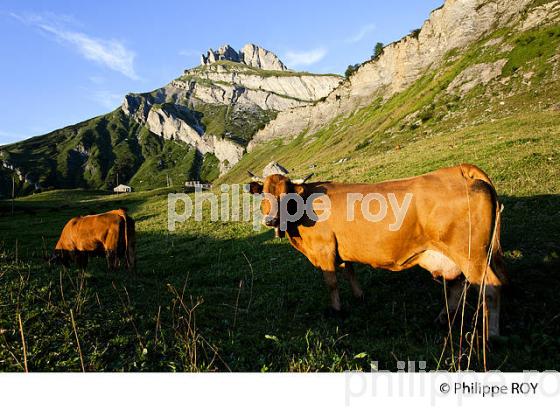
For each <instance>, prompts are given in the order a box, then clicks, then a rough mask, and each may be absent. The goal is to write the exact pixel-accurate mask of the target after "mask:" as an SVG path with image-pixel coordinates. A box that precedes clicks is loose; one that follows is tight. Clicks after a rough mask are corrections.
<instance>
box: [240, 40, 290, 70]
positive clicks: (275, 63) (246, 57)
mask: <svg viewBox="0 0 560 410" xmlns="http://www.w3.org/2000/svg"><path fill="white" fill-rule="evenodd" d="M239 55H240V59H241V62H242V63H243V64H246V65H248V66H250V67H257V68H262V69H263V70H276V71H285V70H287V69H288V68H287V67H286V66H285V65H284V63H283V62H282V61H280V59H279V58H278V56H276V54H274V53H273V52H271V51H268V50H265V49H264V48H262V47H259V46H256V45H254V44H245V45H244V46H243V48H242V49H241V51H240V52H239Z"/></svg>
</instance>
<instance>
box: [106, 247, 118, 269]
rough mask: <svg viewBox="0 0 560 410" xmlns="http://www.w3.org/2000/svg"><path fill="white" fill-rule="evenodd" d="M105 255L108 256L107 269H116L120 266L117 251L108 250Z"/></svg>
mask: <svg viewBox="0 0 560 410" xmlns="http://www.w3.org/2000/svg"><path fill="white" fill-rule="evenodd" d="M105 257H106V258H107V270H109V271H112V270H116V269H117V266H118V255H117V252H116V251H110V250H108V251H106V252H105Z"/></svg>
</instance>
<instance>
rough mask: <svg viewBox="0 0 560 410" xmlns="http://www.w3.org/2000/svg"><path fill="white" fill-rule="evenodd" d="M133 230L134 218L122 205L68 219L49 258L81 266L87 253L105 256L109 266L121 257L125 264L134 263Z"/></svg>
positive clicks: (85, 262) (84, 263)
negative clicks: (72, 262)
mask: <svg viewBox="0 0 560 410" xmlns="http://www.w3.org/2000/svg"><path fill="white" fill-rule="evenodd" d="M135 250H136V231H135V226H134V220H133V219H132V218H131V217H130V216H128V215H127V213H126V210H125V209H116V210H113V211H109V212H106V213H103V214H98V215H86V216H77V217H75V218H72V219H70V220H69V221H68V222H67V223H66V225H65V226H64V229H63V230H62V233H61V234H60V239H59V240H58V242H57V243H56V246H55V249H54V254H53V257H52V258H51V261H56V262H59V263H62V264H63V265H65V266H68V264H69V262H70V261H74V262H75V263H76V264H77V265H78V267H80V268H81V269H85V268H86V266H87V263H88V258H89V256H105V257H106V258H107V265H108V267H109V269H115V268H117V266H118V265H119V259H120V258H123V257H124V259H125V263H126V267H127V268H128V269H134V268H135V265H136V254H135Z"/></svg>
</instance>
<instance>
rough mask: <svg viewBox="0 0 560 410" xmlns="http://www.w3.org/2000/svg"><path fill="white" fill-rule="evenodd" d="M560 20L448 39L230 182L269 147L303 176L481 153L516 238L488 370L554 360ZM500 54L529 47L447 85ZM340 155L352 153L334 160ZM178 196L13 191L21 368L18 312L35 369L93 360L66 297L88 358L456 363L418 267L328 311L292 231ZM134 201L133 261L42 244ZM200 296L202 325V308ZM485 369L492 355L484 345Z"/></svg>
mask: <svg viewBox="0 0 560 410" xmlns="http://www.w3.org/2000/svg"><path fill="white" fill-rule="evenodd" d="M557 32H558V29H557V28H555V29H554V30H553V32H552V34H550V31H549V30H540V31H534V32H532V33H525V34H522V35H513V36H510V37H506V38H507V42H508V43H510V44H512V45H513V46H514V47H515V48H514V49H513V50H511V51H509V52H505V53H501V54H500V52H499V47H498V48H496V47H494V48H487V49H484V48H483V46H482V45H483V44H484V41H481V42H480V43H479V44H477V45H475V46H473V48H472V49H470V50H469V51H468V52H467V53H465V54H463V53H461V54H459V53H457V56H458V57H459V58H458V59H455V58H456V57H454V56H453V54H451V55H450V56H449V57H450V59H449V61H448V63H447V64H446V65H445V68H444V69H442V70H439V71H438V74H437V76H436V75H433V74H429V73H428V74H427V75H426V76H425V77H424V78H423V79H422V80H421V81H419V82H417V83H416V84H415V85H413V86H412V87H411V88H410V89H409V90H407V91H405V92H403V93H401V94H399V95H397V96H395V97H393V98H392V99H391V100H389V101H388V102H387V103H386V104H383V105H381V104H380V103H379V102H374V103H372V105H371V106H369V107H366V108H364V109H362V110H359V111H358V112H356V113H355V114H354V115H352V116H350V117H349V118H347V119H337V120H336V121H334V122H333V123H332V124H328V125H327V126H326V127H325V128H324V129H323V130H321V131H320V132H319V133H317V134H315V135H312V136H309V137H306V138H304V137H299V138H296V139H295V140H293V141H291V142H288V143H282V142H272V143H270V144H268V145H265V146H262V147H260V148H259V149H257V150H256V151H255V152H253V153H251V154H250V155H248V156H246V157H245V158H244V159H243V160H242V162H241V163H240V164H239V166H238V167H236V168H235V170H234V172H232V173H231V174H229V175H228V176H227V177H226V178H224V179H223V181H234V182H239V181H246V178H245V175H244V172H245V170H246V169H254V170H259V169H261V168H262V166H263V165H265V164H266V163H267V162H268V161H270V160H271V159H276V160H279V161H280V162H281V163H284V164H287V165H288V166H289V167H291V168H293V169H294V173H295V174H304V173H307V172H309V170H308V167H309V165H311V164H316V165H317V167H316V168H315V169H314V171H315V172H317V173H318V175H319V177H320V178H321V179H322V178H325V179H326V178H333V179H338V180H346V181H378V180H382V179H386V178H396V177H401V176H409V175H414V174H418V173H421V172H425V171H429V170H432V169H435V168H437V167H440V166H444V165H451V164H457V163H460V162H464V161H468V162H473V163H476V164H478V165H480V166H481V167H483V168H484V169H485V170H486V171H488V173H489V174H490V176H491V177H492V178H493V180H494V182H495V184H496V186H497V189H498V192H499V195H500V199H501V200H502V201H503V202H504V203H505V207H506V208H505V211H504V214H503V232H502V245H503V247H504V249H505V251H506V256H507V263H508V268H509V271H510V276H511V282H512V285H511V287H510V288H509V290H508V291H507V293H506V295H505V299H504V305H503V315H502V324H503V326H502V330H503V333H504V335H505V339H504V340H502V342H503V344H502V345H497V346H496V345H495V346H493V347H492V349H491V351H490V352H489V355H488V357H489V367H490V368H499V369H502V370H522V369H541V370H542V369H550V368H557V366H558V363H560V356H559V353H558V352H559V351H560V322H559V321H558V320H557V312H558V311H559V310H560V304H559V303H560V302H559V301H558V298H557V295H556V293H557V289H558V287H559V286H560V276H559V275H558V274H559V270H560V269H559V268H560V263H559V258H558V254H559V253H560V214H559V213H558V212H559V209H560V182H559V180H558V163H559V161H558V159H559V154H560V153H559V148H558V141H559V137H558V134H559V130H560V119H559V116H558V112H557V106H556V105H555V104H557V101H558V97H559V94H560V88H559V86H558V85H557V82H556V81H555V80H556V79H557V72H555V71H554V70H555V68H554V63H553V62H550V57H551V53H554V50H557V47H558V35H557V34H555V33H557ZM506 34H507V33H505V32H502V33H499V35H500V36H502V35H506ZM531 36H533V37H534V38H533V40H530V37H531ZM543 39H546V41H543ZM551 50H552V51H551ZM501 56H506V57H508V58H510V59H511V60H515V64H508V65H507V66H506V68H505V69H504V76H505V77H510V80H509V82H507V83H505V84H501V83H499V82H493V83H492V84H491V85H489V86H488V87H486V88H482V87H477V88H475V89H474V90H473V91H472V92H471V93H469V94H468V95H466V96H465V97H464V98H462V99H457V98H453V97H450V96H446V95H445V93H443V92H442V90H444V89H445V88H446V86H447V84H448V83H449V82H450V81H451V80H452V79H453V78H454V77H455V75H456V74H457V73H459V72H460V71H461V70H462V69H463V68H464V67H466V66H468V65H470V64H474V63H476V62H483V61H493V60H495V59H498V58H500V57H501ZM514 67H517V69H515V70H514ZM511 70H514V73H513V75H512V74H511V73H512V71H511ZM528 72H533V73H534V75H533V77H532V79H531V80H530V81H531V84H530V85H526V84H523V81H525V82H527V81H528V80H526V79H523V75H524V74H526V73H528ZM502 101H503V102H504V104H503V105H502V104H500V102H502ZM415 111H418V112H419V113H421V117H422V118H424V119H425V121H424V122H423V123H422V124H421V125H419V126H418V125H415V122H416V120H409V119H405V117H407V115H408V114H410V113H412V112H415ZM340 158H349V160H348V161H346V162H344V163H341V164H337V163H336V162H337V161H338V160H339V159H340ZM166 193H167V191H166V190H158V191H151V192H145V193H133V194H130V195H125V196H120V197H118V198H116V197H113V196H111V197H106V196H103V195H101V194H99V193H89V192H82V191H56V192H50V193H45V194H41V195H36V196H33V197H29V198H22V199H20V200H18V201H16V215H15V216H14V217H8V215H7V214H8V213H9V211H10V207H9V203H5V202H4V203H0V208H1V211H2V213H3V214H2V216H0V229H1V230H2V232H6V234H5V235H4V236H3V238H2V241H3V245H2V248H1V251H0V299H1V302H0V329H2V330H0V368H1V369H6V370H8V369H10V370H21V369H22V366H23V364H22V363H23V356H22V349H21V340H20V334H19V330H18V322H17V314H18V313H19V314H20V315H21V317H22V323H23V329H24V334H25V337H26V342H27V348H28V362H29V367H30V368H31V369H32V370H51V369H53V370H79V369H80V360H79V354H78V351H77V347H76V344H75V335H74V334H73V330H72V324H71V319H70V313H69V312H70V309H73V311H74V312H75V318H76V324H77V333H78V337H79V339H80V345H81V350H82V352H83V355H84V363H85V366H86V368H87V369H90V370H121V369H124V370H197V369H198V370H201V369H202V370H204V369H220V370H227V369H228V368H231V369H233V370H252V371H258V370H281V371H282V370H302V371H306V370H339V371H340V370H345V369H363V370H369V369H370V364H369V363H370V361H379V368H380V369H395V367H396V360H397V359H398V360H415V361H418V360H425V361H427V364H428V368H430V369H433V368H437V367H438V366H439V367H440V368H452V365H451V364H450V360H449V358H450V351H449V345H447V348H446V349H445V351H444V354H443V360H441V361H440V355H441V353H442V350H443V347H444V340H445V336H446V333H445V331H444V330H441V329H438V328H436V327H434V326H433V324H432V321H433V319H434V318H435V316H436V315H437V313H438V312H439V310H440V309H441V307H442V295H441V286H440V285H438V284H437V283H435V282H434V281H433V280H432V279H431V277H430V275H429V274H428V273H426V272H425V271H423V270H422V269H419V268H417V269H412V270H410V271H406V272H401V273H392V272H386V271H381V270H372V269H370V268H367V267H360V268H359V269H358V276H359V278H360V280H361V281H362V284H363V287H364V290H365V291H366V295H367V296H366V298H365V301H364V302H363V303H356V302H354V301H353V300H352V298H351V295H350V290H349V287H348V285H347V283H346V282H344V281H342V282H341V288H342V298H343V303H344V305H345V308H346V309H347V310H348V311H349V312H350V315H349V317H348V318H347V319H346V320H344V321H342V322H341V321H338V320H335V319H329V318H326V317H325V316H324V315H323V308H324V307H325V306H326V305H327V299H328V297H327V292H326V290H325V289H324V286H323V284H322V280H321V274H320V273H319V272H317V271H316V270H315V269H313V268H312V266H311V265H310V263H309V262H308V261H307V260H306V259H305V258H304V257H303V256H302V255H300V254H299V253H297V252H296V251H294V250H293V249H292V248H291V247H290V246H289V245H288V244H287V243H286V241H285V240H278V239H273V238H272V235H271V232H270V231H261V232H253V230H252V228H251V226H250V224H248V223H239V222H211V221H209V220H208V219H207V218H206V219H205V220H204V221H203V222H194V221H188V222H186V223H185V224H181V225H180V226H179V228H178V230H177V231H176V232H175V233H169V232H168V231H167V230H166V212H165V209H166V207H167V202H166ZM120 204H124V205H126V206H128V207H129V208H130V210H131V212H132V214H133V216H134V217H135V218H136V220H137V229H138V242H139V243H138V254H139V258H140V259H139V271H138V273H137V274H136V275H133V274H128V273H126V272H116V273H107V272H105V270H104V266H103V261H97V262H96V263H94V264H92V266H91V267H90V269H88V272H87V273H86V275H85V277H84V282H83V286H82V287H81V289H82V290H81V291H80V286H79V283H80V281H79V275H78V272H76V271H75V270H73V269H72V270H69V271H68V272H64V271H60V270H58V269H52V270H49V269H48V268H47V267H45V266H44V264H43V262H42V260H41V258H40V256H41V253H42V251H41V249H43V248H47V249H50V248H51V247H52V246H53V245H54V242H55V240H56V236H57V234H58V233H59V232H60V229H61V228H62V226H63V224H64V222H65V221H66V220H67V219H68V218H70V217H71V216H74V215H76V214H80V213H91V212H99V211H101V210H107V209H111V208H114V207H116V206H117V205H120ZM23 225H25V226H26V229H21V226H23ZM471 296H472V295H471ZM197 301H199V302H201V304H200V305H199V306H198V307H196V309H195V310H194V315H195V317H196V323H194V321H193V316H192V312H191V311H190V309H191V307H192V306H193V304H195V303H196V302H197ZM182 302H184V303H182ZM470 315H472V307H468V308H467V317H470ZM189 317H190V318H191V321H190V322H189ZM188 324H190V326H188ZM192 330H195V332H194V333H193V331H192ZM454 336H455V338H454V343H453V345H454V348H455V349H456V348H457V335H456V334H455V335H454ZM144 349H145V350H144ZM195 350H196V352H197V355H196V359H195V358H194V351H195ZM215 352H217V353H218V354H219V357H218V356H216V354H215ZM473 367H475V368H481V358H480V357H478V356H475V357H474V366H473Z"/></svg>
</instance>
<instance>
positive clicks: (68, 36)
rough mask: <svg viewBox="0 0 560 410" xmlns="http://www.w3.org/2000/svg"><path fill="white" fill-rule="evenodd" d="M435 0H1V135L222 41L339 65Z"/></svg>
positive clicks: (140, 80) (39, 130)
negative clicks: (311, 0)
mask: <svg viewBox="0 0 560 410" xmlns="http://www.w3.org/2000/svg"><path fill="white" fill-rule="evenodd" d="M442 2H443V0H420V1H419V0H393V1H391V2H385V1H375V2H373V1H346V2H344V1H336V2H335V1H320V2H319V1H317V2H310V1H302V0H299V1H292V0H284V1H277V2H264V1H262V0H261V1H239V0H238V1H207V2H205V1H197V2H193V1H176V2H172V1H160V2H158V1H153V0H152V1H144V0H135V1H124V0H123V1H108V0H98V1H69V0H66V1H62V0H59V1H57V0H50V1H39V0H35V1H25V2H24V1H18V0H4V1H2V2H1V3H0V38H1V39H2V40H1V41H0V53H1V54H0V55H1V56H2V57H1V59H0V61H1V63H0V87H1V90H2V92H3V95H2V98H1V99H0V145H1V144H6V143H9V142H14V141H17V140H21V139H24V138H27V137H31V136H35V135H40V134H44V133H46V132H49V131H52V130H55V129H57V128H61V127H64V126H66V125H71V124H74V123H77V122H80V121H83V120H86V119H88V118H91V117H94V116H97V115H100V114H103V113H106V112H109V111H111V110H113V109H115V108H116V107H117V106H118V105H119V104H120V102H121V100H122V98H123V97H124V95H125V94H126V93H128V92H143V91H150V90H152V89H154V88H158V87H160V86H163V85H164V84H166V83H168V82H169V81H170V80H172V79H173V78H175V77H177V76H179V75H180V74H181V73H182V71H183V70H184V69H185V68H190V67H194V66H196V65H198V63H199V58H200V54H201V53H202V52H204V51H205V50H207V49H208V48H214V49H216V48H217V47H219V46H220V45H222V44H224V43H228V44H230V45H231V46H233V47H234V48H235V49H240V48H241V47H242V46H243V45H244V44H246V43H249V42H250V43H255V44H258V45H260V46H262V47H265V48H267V49H269V50H271V51H273V52H275V53H276V54H278V56H279V57H280V58H281V59H282V60H283V61H284V63H285V64H287V65H288V67H289V68H292V69H297V70H305V71H311V72H334V73H343V72H344V70H345V69H346V67H347V66H348V64H352V63H359V62H362V61H364V60H366V59H367V58H368V57H369V56H370V55H371V53H372V49H373V47H374V45H375V43H376V42H378V41H380V42H383V43H385V44H387V43H390V42H392V41H395V40H398V39H399V38H401V37H402V36H403V35H405V34H407V33H408V32H409V31H410V30H412V29H415V28H418V27H420V26H421V25H422V23H423V22H424V20H425V19H426V18H427V17H428V15H429V12H430V11H431V10H433V9H435V8H437V7H439V6H440V5H441V4H442Z"/></svg>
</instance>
